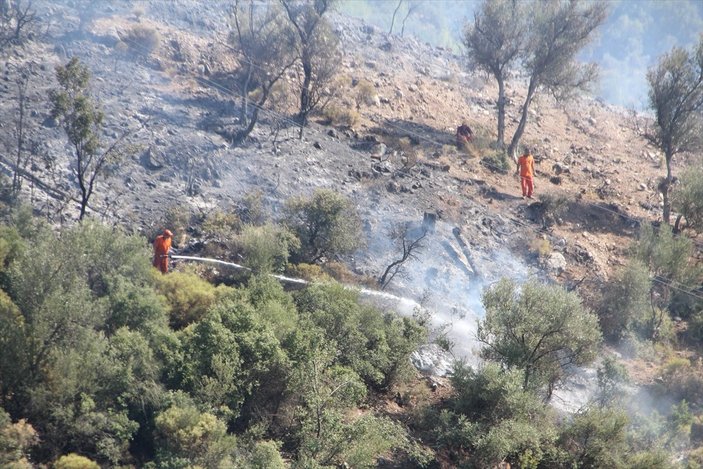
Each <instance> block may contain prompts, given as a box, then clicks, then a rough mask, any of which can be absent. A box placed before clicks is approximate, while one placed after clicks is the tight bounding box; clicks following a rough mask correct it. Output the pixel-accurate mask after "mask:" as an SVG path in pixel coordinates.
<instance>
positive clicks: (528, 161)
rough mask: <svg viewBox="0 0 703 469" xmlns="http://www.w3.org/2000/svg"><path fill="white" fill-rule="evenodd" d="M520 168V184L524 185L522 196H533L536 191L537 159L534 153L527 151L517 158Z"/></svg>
mask: <svg viewBox="0 0 703 469" xmlns="http://www.w3.org/2000/svg"><path fill="white" fill-rule="evenodd" d="M517 166H518V168H519V169H520V185H521V186H522V196H523V197H529V198H532V192H533V191H534V187H535V186H534V181H533V180H532V178H533V177H534V175H535V160H534V158H532V155H530V154H529V153H526V154H524V155H522V156H521V157H520V158H518V160H517Z"/></svg>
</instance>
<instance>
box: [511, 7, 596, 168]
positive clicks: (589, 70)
mask: <svg viewBox="0 0 703 469" xmlns="http://www.w3.org/2000/svg"><path fill="white" fill-rule="evenodd" d="M526 17H527V29H526V31H525V34H526V36H527V40H526V44H525V49H524V52H523V53H522V54H521V55H522V64H523V67H524V70H525V72H526V74H527V76H528V85H527V95H526V96H525V101H524V103H523V105H522V112H521V116H520V122H519V123H518V126H517V129H516V130H515V133H514V134H513V138H512V140H511V141H510V145H509V146H508V154H509V155H511V156H512V157H513V159H515V158H516V152H517V149H518V146H519V144H520V139H521V138H522V135H523V133H524V131H525V126H526V125H527V116H528V111H529V108H530V104H531V103H532V100H533V99H534V97H535V94H536V93H537V92H538V91H540V90H543V91H547V92H550V93H552V94H553V95H554V96H555V97H556V98H557V99H559V100H563V99H566V98H568V97H570V96H571V95H572V94H573V93H575V92H577V91H579V90H585V89H588V87H589V86H590V85H591V83H593V82H594V80H595V78H596V76H597V68H596V66H595V65H594V64H581V63H579V62H577V61H576V58H575V57H576V54H577V53H578V52H579V51H580V50H581V49H582V48H583V47H584V46H585V45H586V44H588V42H589V41H590V40H591V39H592V38H593V35H594V34H593V33H594V31H595V30H596V29H597V28H598V27H599V26H600V25H601V24H603V22H604V21H605V19H606V17H607V5H606V4H605V3H603V2H600V1H593V2H590V1H586V0H548V1H544V2H533V3H531V4H530V11H529V12H528V13H527V15H526Z"/></svg>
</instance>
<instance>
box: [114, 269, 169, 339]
mask: <svg viewBox="0 0 703 469" xmlns="http://www.w3.org/2000/svg"><path fill="white" fill-rule="evenodd" d="M106 287H107V297H106V302H107V311H108V316H107V318H106V321H105V329H106V331H107V332H108V333H110V334H111V333H114V332H115V331H116V330H118V329H119V328H121V327H129V328H130V329H133V330H146V329H147V328H149V327H165V326H167V325H168V309H167V303H166V298H165V297H164V296H162V295H159V294H157V293H156V291H154V288H153V287H152V286H150V285H148V284H144V285H135V283H134V282H133V281H132V280H130V279H128V278H126V277H123V276H115V277H113V278H111V279H109V281H108V282H107V285H106Z"/></svg>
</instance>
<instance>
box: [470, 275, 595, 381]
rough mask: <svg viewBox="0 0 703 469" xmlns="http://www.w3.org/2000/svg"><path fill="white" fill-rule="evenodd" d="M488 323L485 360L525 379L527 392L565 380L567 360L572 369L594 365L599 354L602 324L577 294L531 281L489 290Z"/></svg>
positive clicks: (481, 332)
mask: <svg viewBox="0 0 703 469" xmlns="http://www.w3.org/2000/svg"><path fill="white" fill-rule="evenodd" d="M482 302H483V305H484V307H485V309H486V314H485V318H484V319H483V320H481V321H479V324H478V330H477V337H478V340H479V341H480V342H482V343H484V344H486V345H488V346H487V347H485V348H484V349H483V350H482V355H483V356H484V357H485V358H489V359H494V360H498V361H500V362H501V363H503V364H504V365H505V366H506V367H508V368H516V369H520V370H522V371H523V373H524V387H525V389H528V388H532V389H543V387H545V386H546V394H547V395H550V394H551V390H552V389H553V386H554V385H555V384H557V383H558V382H560V381H562V380H563V379H564V377H565V376H566V373H567V371H566V369H565V368H564V364H565V362H564V360H563V359H562V358H561V357H563V356H568V357H569V360H568V363H569V364H571V365H583V364H585V363H588V362H590V361H591V360H592V359H593V358H594V357H595V354H596V352H597V350H598V345H599V344H600V341H601V333H600V329H599V327H598V318H597V317H596V316H595V315H594V314H593V313H592V312H591V311H589V310H588V309H587V308H586V307H585V306H583V304H582V303H581V299H580V298H579V297H578V296H577V295H576V294H575V293H573V292H568V291H566V290H564V289H563V288H562V287H560V286H558V285H544V284H541V283H539V282H537V281H536V280H530V281H528V282H527V283H525V284H523V285H518V284H517V283H515V282H514V281H512V280H509V279H502V280H500V281H499V282H498V283H495V284H493V285H492V287H491V288H489V289H486V290H484V293H483V296H482Z"/></svg>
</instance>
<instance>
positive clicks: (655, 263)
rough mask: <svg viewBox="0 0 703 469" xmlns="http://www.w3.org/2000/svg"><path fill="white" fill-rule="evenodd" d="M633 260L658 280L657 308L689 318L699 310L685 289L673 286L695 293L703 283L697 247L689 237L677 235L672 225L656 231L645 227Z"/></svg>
mask: <svg viewBox="0 0 703 469" xmlns="http://www.w3.org/2000/svg"><path fill="white" fill-rule="evenodd" d="M631 252H632V255H633V257H636V258H637V259H639V260H641V261H642V262H643V263H644V264H645V265H647V266H648V267H649V270H650V273H651V274H652V275H653V276H655V277H656V278H658V280H657V281H655V283H654V284H653V291H654V292H655V293H656V295H655V296H656V297H657V298H658V299H657V302H656V304H657V306H659V307H660V308H663V309H664V308H667V307H668V308H669V311H670V313H671V314H676V315H680V316H681V317H684V318H686V317H688V316H689V315H690V314H691V313H692V312H694V311H695V308H696V307H697V304H700V302H698V301H696V300H695V299H694V298H692V297H691V296H690V295H688V294H687V293H685V292H682V291H681V288H670V287H669V283H671V282H672V281H673V282H676V283H678V284H680V286H681V287H683V289H684V290H692V289H695V288H696V287H697V285H698V284H699V279H700V277H701V274H702V272H701V268H700V267H699V266H697V265H696V264H695V261H694V256H693V254H694V247H693V244H692V242H691V240H689V239H688V238H685V237H683V236H675V235H674V234H673V232H672V229H671V227H670V226H668V225H662V226H660V227H659V229H657V230H654V229H653V228H652V227H651V226H650V225H648V224H646V225H643V226H642V228H641V230H640V235H639V239H638V241H637V242H636V243H635V244H634V245H633V246H632V248H631Z"/></svg>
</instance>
